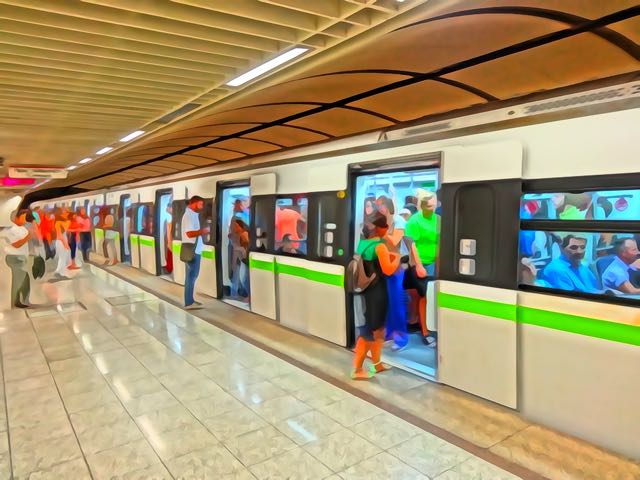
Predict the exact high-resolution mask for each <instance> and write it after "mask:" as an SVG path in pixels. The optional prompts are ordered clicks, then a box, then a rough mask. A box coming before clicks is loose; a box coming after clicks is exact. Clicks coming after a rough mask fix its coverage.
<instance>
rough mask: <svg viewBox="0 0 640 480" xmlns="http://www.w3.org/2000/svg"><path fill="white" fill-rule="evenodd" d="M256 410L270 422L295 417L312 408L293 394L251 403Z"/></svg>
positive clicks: (251, 406) (250, 406)
mask: <svg viewBox="0 0 640 480" xmlns="http://www.w3.org/2000/svg"><path fill="white" fill-rule="evenodd" d="M249 408H251V409H252V410H253V411H254V412H256V413H257V414H258V415H260V416H261V417H262V418H264V419H265V420H267V421H268V422H270V423H276V422H279V421H280V420H284V419H286V418H291V417H295V416H296V415H300V414H301V413H304V412H307V411H309V410H311V407H309V405H307V404H306V403H304V402H301V401H300V400H298V399H297V398H294V397H292V396H291V395H286V396H284V397H278V398H272V399H271V400H266V401H264V402H262V403H257V404H254V405H249Z"/></svg>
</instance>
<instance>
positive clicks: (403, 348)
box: [391, 343, 409, 352]
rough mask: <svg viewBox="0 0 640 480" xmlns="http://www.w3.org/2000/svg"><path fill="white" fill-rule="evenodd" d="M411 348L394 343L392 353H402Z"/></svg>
mask: <svg viewBox="0 0 640 480" xmlns="http://www.w3.org/2000/svg"><path fill="white" fill-rule="evenodd" d="M408 346H409V344H408V343H407V344H405V345H398V344H397V343H394V344H393V345H391V351H392V352H401V351H403V350H406V348H407V347H408Z"/></svg>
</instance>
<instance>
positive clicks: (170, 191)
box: [153, 188, 173, 277]
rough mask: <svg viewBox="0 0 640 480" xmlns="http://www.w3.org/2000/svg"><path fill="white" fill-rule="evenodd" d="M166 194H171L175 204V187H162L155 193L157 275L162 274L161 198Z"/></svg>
mask: <svg viewBox="0 0 640 480" xmlns="http://www.w3.org/2000/svg"><path fill="white" fill-rule="evenodd" d="M165 195H171V205H173V188H160V189H158V190H156V193H155V207H156V208H155V212H154V213H153V221H154V223H155V226H156V227H155V228H154V232H153V239H154V240H155V242H156V251H155V254H156V276H157V277H159V276H160V275H162V264H161V262H160V259H161V255H160V246H161V241H160V239H161V237H162V234H163V232H162V225H160V215H161V212H160V204H161V202H160V199H161V198H162V197H163V196H165Z"/></svg>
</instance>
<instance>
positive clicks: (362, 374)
mask: <svg viewBox="0 0 640 480" xmlns="http://www.w3.org/2000/svg"><path fill="white" fill-rule="evenodd" d="M372 376H373V375H372V374H371V372H367V371H366V370H364V369H362V368H361V369H358V370H353V371H352V372H351V379H352V380H369V379H370V378H371V377H372Z"/></svg>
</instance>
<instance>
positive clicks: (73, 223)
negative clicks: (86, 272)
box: [67, 212, 80, 270]
mask: <svg viewBox="0 0 640 480" xmlns="http://www.w3.org/2000/svg"><path fill="white" fill-rule="evenodd" d="M67 235H68V240H69V247H70V248H71V264H70V265H69V270H78V269H79V268H80V267H79V266H78V265H77V264H76V251H77V246H78V243H79V241H78V240H79V237H80V223H79V222H78V215H77V214H76V213H74V212H71V214H70V223H69V228H68V230H67Z"/></svg>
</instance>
